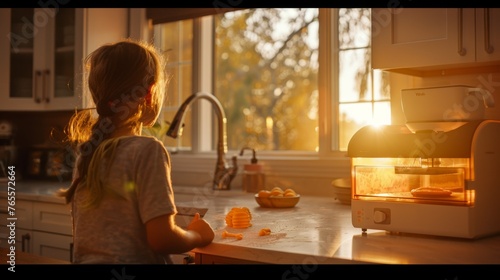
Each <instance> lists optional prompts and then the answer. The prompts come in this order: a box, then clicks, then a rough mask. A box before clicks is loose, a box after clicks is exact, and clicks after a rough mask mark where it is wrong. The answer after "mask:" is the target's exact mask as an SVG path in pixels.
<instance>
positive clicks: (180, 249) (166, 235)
mask: <svg viewBox="0 0 500 280" xmlns="http://www.w3.org/2000/svg"><path fill="white" fill-rule="evenodd" d="M174 217H175V215H173V214H172V215H163V216H159V217H156V218H153V219H151V220H150V221H148V222H147V223H146V231H147V238H148V243H149V246H150V247H151V248H152V249H153V250H154V251H155V252H157V253H159V254H181V253H185V252H188V251H190V250H192V249H194V248H196V247H203V246H206V245H208V244H210V243H211V242H212V240H213V239H214V236H215V234H214V231H213V229H212V228H211V227H210V225H209V224H208V223H207V222H206V221H205V220H203V219H201V218H200V215H199V214H198V213H197V214H196V215H195V217H194V218H193V220H192V221H191V223H190V224H189V226H188V227H187V230H184V229H182V228H181V227H179V226H177V225H176V224H175V219H174Z"/></svg>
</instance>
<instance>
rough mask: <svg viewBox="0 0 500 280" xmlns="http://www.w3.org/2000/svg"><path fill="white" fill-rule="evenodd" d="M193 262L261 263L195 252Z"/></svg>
mask: <svg viewBox="0 0 500 280" xmlns="http://www.w3.org/2000/svg"><path fill="white" fill-rule="evenodd" d="M194 263H195V264H263V263H261V262H254V261H247V260H242V259H235V258H228V257H221V256H216V255H208V254H200V253H195V255H194Z"/></svg>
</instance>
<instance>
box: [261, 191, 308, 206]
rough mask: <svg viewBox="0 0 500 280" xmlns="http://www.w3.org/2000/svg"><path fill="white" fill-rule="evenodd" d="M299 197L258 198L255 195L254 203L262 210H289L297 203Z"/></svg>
mask: <svg viewBox="0 0 500 280" xmlns="http://www.w3.org/2000/svg"><path fill="white" fill-rule="evenodd" d="M299 200H300V195H299V194H297V195H296V196H268V197H260V196H259V194H255V201H257V203H258V204H259V205H260V206H261V207H264V208H291V207H295V205H297V203H299Z"/></svg>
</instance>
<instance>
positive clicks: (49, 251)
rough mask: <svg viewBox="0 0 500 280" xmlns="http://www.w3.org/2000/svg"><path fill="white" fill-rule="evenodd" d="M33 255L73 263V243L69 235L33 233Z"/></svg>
mask: <svg viewBox="0 0 500 280" xmlns="http://www.w3.org/2000/svg"><path fill="white" fill-rule="evenodd" d="M32 242H33V253H34V254H37V255H40V256H44V257H50V258H55V259H60V260H65V261H71V253H72V252H71V243H72V242H73V238H72V237H71V236H69V235H62V234H55V233H47V232H40V231H33V235H32Z"/></svg>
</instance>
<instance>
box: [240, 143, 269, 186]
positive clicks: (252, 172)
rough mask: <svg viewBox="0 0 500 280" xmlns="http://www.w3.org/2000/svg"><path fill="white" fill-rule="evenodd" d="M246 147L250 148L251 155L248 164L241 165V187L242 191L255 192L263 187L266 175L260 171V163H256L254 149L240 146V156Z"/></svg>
mask: <svg viewBox="0 0 500 280" xmlns="http://www.w3.org/2000/svg"><path fill="white" fill-rule="evenodd" d="M246 149H249V150H252V152H253V155H252V159H251V161H250V164H245V165H244V166H243V178H242V188H243V191H246V192H251V193H257V192H259V191H260V190H264V189H265V183H266V177H265V174H264V173H263V171H262V165H261V164H259V163H258V160H257V156H256V153H255V149H251V148H248V147H245V148H242V149H241V151H240V156H241V155H243V151H244V150H246Z"/></svg>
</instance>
